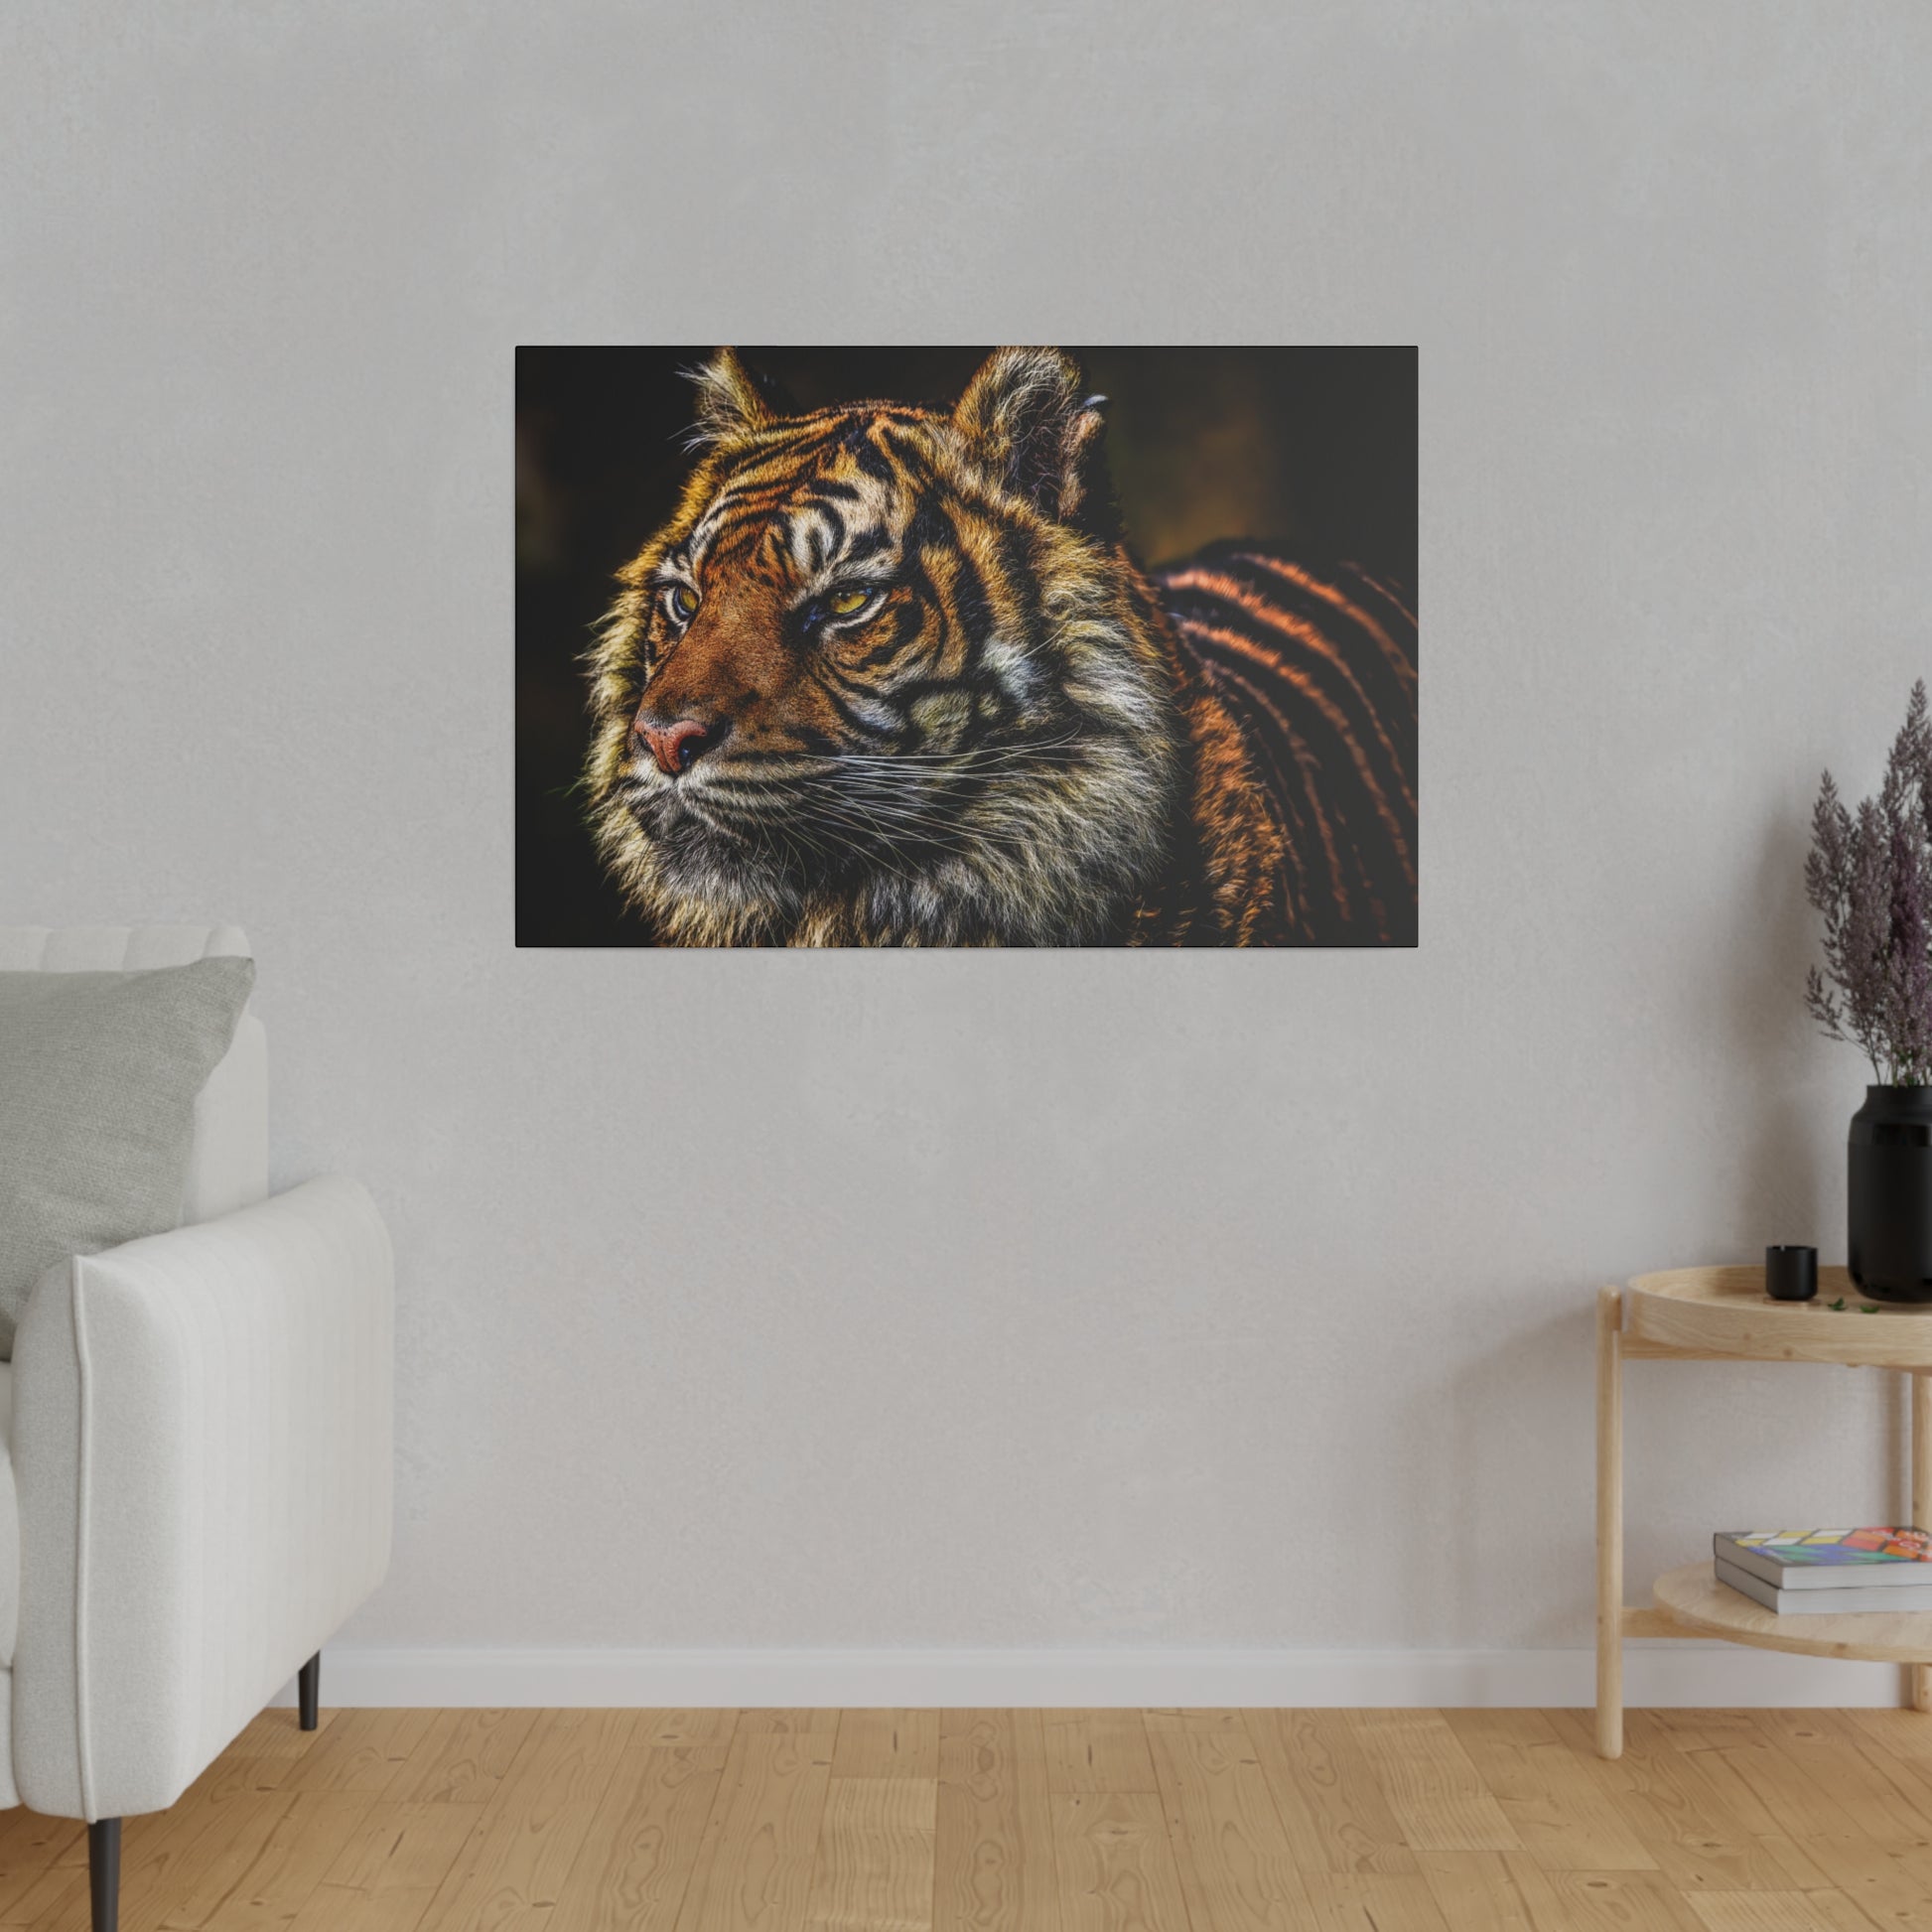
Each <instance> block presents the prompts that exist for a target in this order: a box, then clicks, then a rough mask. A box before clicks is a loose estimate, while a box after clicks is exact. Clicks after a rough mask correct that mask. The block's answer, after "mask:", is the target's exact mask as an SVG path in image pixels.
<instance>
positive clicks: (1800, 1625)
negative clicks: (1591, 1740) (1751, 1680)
mask: <svg viewBox="0 0 1932 1932" xmlns="http://www.w3.org/2000/svg"><path fill="white" fill-rule="evenodd" d="M1652 1594H1653V1595H1654V1596H1655V1597H1656V1599H1657V1607H1658V1608H1659V1609H1660V1610H1662V1611H1664V1612H1665V1614H1666V1615H1668V1616H1669V1618H1670V1620H1671V1621H1672V1622H1673V1623H1675V1624H1680V1625H1682V1626H1683V1628H1684V1629H1686V1630H1687V1631H1696V1632H1699V1633H1701V1634H1703V1635H1706V1636H1712V1637H1724V1638H1726V1639H1727V1640H1728V1641H1729V1642H1731V1643H1751V1644H1756V1645H1757V1646H1758V1647H1759V1648H1760V1649H1762V1650H1794V1651H1797V1652H1798V1653H1799V1654H1800V1655H1802V1656H1806V1657H1854V1658H1859V1659H1862V1660H1863V1661H1864V1662H1866V1663H1873V1664H1932V1610H1919V1611H1915V1612H1912V1613H1910V1614H1907V1615H1901V1616H1892V1615H1890V1614H1888V1613H1886V1612H1884V1611H1875V1612H1869V1613H1866V1612H1863V1611H1862V1612H1860V1613H1858V1614H1856V1615H1852V1616H1779V1615H1778V1614H1777V1613H1776V1611H1774V1610H1767V1609H1765V1608H1763V1606H1762V1605H1760V1604H1757V1603H1753V1602H1752V1601H1751V1599H1750V1598H1749V1597H1748V1596H1745V1595H1743V1594H1741V1593H1740V1592H1739V1591H1737V1590H1734V1589H1732V1588H1730V1587H1729V1586H1728V1585H1726V1584H1721V1583H1719V1581H1718V1579H1717V1576H1716V1574H1715V1573H1714V1572H1713V1570H1712V1567H1711V1566H1710V1564H1708V1563H1687V1564H1686V1565H1685V1566H1684V1567H1683V1569H1681V1570H1667V1571H1666V1572H1665V1573H1664V1574H1663V1575H1662V1576H1661V1577H1659V1578H1658V1579H1657V1583H1656V1586H1655V1587H1654V1589H1653V1591H1652Z"/></svg>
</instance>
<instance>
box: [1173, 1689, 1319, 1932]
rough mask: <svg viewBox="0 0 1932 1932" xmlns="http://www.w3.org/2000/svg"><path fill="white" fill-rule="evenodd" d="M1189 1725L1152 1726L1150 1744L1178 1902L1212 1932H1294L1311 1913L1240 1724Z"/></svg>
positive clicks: (1188, 1721)
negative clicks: (1177, 1877) (1176, 1879)
mask: <svg viewBox="0 0 1932 1932" xmlns="http://www.w3.org/2000/svg"><path fill="white" fill-rule="evenodd" d="M1232 1715H1234V1716H1235V1717H1236V1719H1237V1722H1236V1723H1235V1725H1232V1726H1231V1727H1230V1726H1227V1725H1225V1724H1224V1723H1223V1722H1222V1721H1221V1720H1220V1719H1219V1718H1215V1719H1210V1720H1209V1721H1208V1722H1201V1721H1200V1720H1198V1719H1194V1718H1191V1717H1188V1718H1182V1719H1180V1720H1178V1721H1167V1722H1160V1723H1157V1722H1155V1721H1153V1720H1152V1719H1150V1722H1149V1725H1148V1742H1149V1744H1150V1745H1151V1746H1152V1747H1153V1752H1154V1769H1155V1774H1156V1775H1157V1776H1158V1777H1159V1779H1160V1780H1161V1798H1162V1802H1163V1804H1164V1806H1165V1807H1166V1811H1167V1818H1168V1836H1169V1838H1170V1839H1171V1840H1172V1842H1173V1854H1174V1862H1175V1864H1176V1865H1177V1866H1178V1868H1179V1873H1180V1890H1181V1896H1182V1897H1183V1898H1184V1899H1185V1900H1186V1903H1187V1915H1188V1918H1189V1920H1190V1922H1191V1923H1192V1924H1194V1925H1196V1926H1199V1925H1206V1926H1211V1927H1212V1928H1213V1932H1294V1928H1296V1927H1302V1926H1306V1925H1307V1924H1308V1923H1309V1913H1310V1909H1311V1908H1310V1904H1309V1896H1308V1892H1307V1890H1306V1889H1305V1888H1304V1886H1303V1884H1302V1879H1301V1874H1300V1873H1299V1871H1298V1870H1297V1869H1296V1865H1295V1857H1294V1853H1293V1852H1292V1851H1291V1849H1290V1847H1289V1843H1288V1835H1287V1833H1286V1832H1285V1831H1284V1829H1283V1827H1282V1822H1281V1816H1280V1814H1279V1813H1278V1812H1277V1811H1276V1809H1275V1801H1274V1798H1273V1796H1272V1795H1271V1794H1270V1792H1269V1789H1268V1780H1267V1777H1266V1776H1265V1775H1264V1774H1263V1771H1262V1768H1261V1760H1260V1758H1259V1757H1258V1756H1257V1755H1256V1753H1255V1748H1254V1743H1253V1740H1252V1739H1251V1738H1250V1736H1249V1734H1248V1730H1247V1727H1246V1725H1243V1724H1241V1723H1239V1722H1238V1718H1239V1714H1238V1713H1236V1714H1232Z"/></svg>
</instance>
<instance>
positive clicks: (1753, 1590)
mask: <svg viewBox="0 0 1932 1932" xmlns="http://www.w3.org/2000/svg"><path fill="white" fill-rule="evenodd" d="M1716 1569H1717V1573H1718V1581H1719V1583H1721V1584H1728V1585H1729V1586H1730V1587H1731V1588H1732V1589H1734V1590H1738V1591H1741V1592H1742V1593H1743V1594H1744V1595H1746V1596H1748V1597H1749V1598H1750V1599H1751V1601H1752V1602H1753V1603H1762V1604H1763V1605H1764V1607H1765V1608H1766V1609H1767V1610H1775V1611H1776V1612H1777V1613H1778V1615H1779V1616H1853V1615H1857V1614H1858V1613H1859V1612H1861V1611H1874V1612H1876V1611H1889V1612H1890V1613H1891V1614H1892V1615H1894V1616H1903V1615H1907V1614H1909V1613H1910V1612H1911V1611H1913V1610H1932V1583H1927V1584H1909V1585H1903V1586H1901V1585H1898V1584H1866V1585H1863V1586H1861V1587H1853V1588H1850V1589H1846V1588H1839V1589H1779V1588H1778V1587H1777V1586H1776V1585H1775V1584H1767V1583H1766V1582H1765V1581H1764V1580H1763V1579H1762V1578H1761V1577H1753V1576H1752V1575H1751V1574H1750V1572H1749V1571H1747V1570H1739V1569H1738V1568H1737V1566H1736V1565H1735V1564H1734V1563H1725V1562H1724V1561H1723V1560H1722V1559H1721V1560H1720V1561H1719V1562H1718V1564H1717V1565H1716Z"/></svg>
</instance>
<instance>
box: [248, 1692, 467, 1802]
mask: <svg viewBox="0 0 1932 1932" xmlns="http://www.w3.org/2000/svg"><path fill="white" fill-rule="evenodd" d="M439 1715H440V1714H439V1713H437V1712H435V1711H339V1712H337V1713H336V1722H335V1723H334V1724H332V1725H330V1726H329V1728H328V1729H327V1730H326V1731H323V1732H320V1733H318V1734H319V1735H320V1736H321V1738H322V1741H321V1743H320V1744H318V1745H317V1747H316V1748H315V1749H314V1750H312V1751H308V1752H305V1753H304V1754H303V1755H302V1756H300V1757H288V1758H282V1759H274V1760H271V1759H263V1760H261V1762H262V1764H263V1765H264V1767H265V1768H272V1769H273V1770H274V1772H275V1776H274V1779H273V1788H274V1789H275V1790H278V1791H362V1792H366V1793H367V1794H368V1795H369V1796H370V1797H372V1798H373V1797H374V1796H376V1795H377V1793H379V1792H380V1791H382V1790H383V1788H384V1787H385V1786H387V1785H388V1784H389V1783H390V1781H391V1780H392V1779H394V1778H395V1777H396V1775H397V1774H398V1772H399V1771H400V1770H401V1768H402V1767H403V1766H404V1765H405V1764H406V1763H408V1762H409V1760H410V1759H411V1758H413V1757H414V1756H415V1754H416V1752H417V1750H418V1749H419V1748H420V1746H421V1745H422V1744H423V1743H424V1741H425V1740H426V1739H427V1738H428V1737H429V1735H430V1732H431V1730H432V1729H433V1727H434V1725H435V1723H436V1720H437V1717H438V1716H439Z"/></svg>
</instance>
